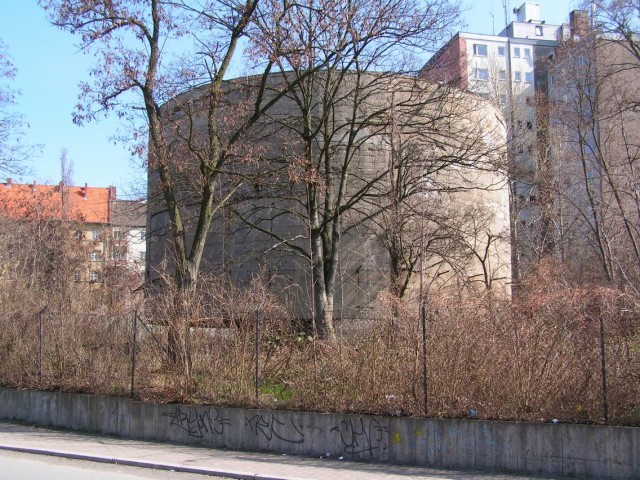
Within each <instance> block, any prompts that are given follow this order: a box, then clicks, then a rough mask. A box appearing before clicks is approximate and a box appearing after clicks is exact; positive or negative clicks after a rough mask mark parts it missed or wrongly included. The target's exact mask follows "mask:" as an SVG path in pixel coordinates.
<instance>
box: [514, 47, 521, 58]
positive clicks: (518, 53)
mask: <svg viewBox="0 0 640 480" xmlns="http://www.w3.org/2000/svg"><path fill="white" fill-rule="evenodd" d="M513 56H514V57H515V58H520V47H513Z"/></svg>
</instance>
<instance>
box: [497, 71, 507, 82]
mask: <svg viewBox="0 0 640 480" xmlns="http://www.w3.org/2000/svg"><path fill="white" fill-rule="evenodd" d="M506 79H507V71H506V70H499V71H498V80H506Z"/></svg>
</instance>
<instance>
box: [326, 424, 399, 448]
mask: <svg viewBox="0 0 640 480" xmlns="http://www.w3.org/2000/svg"><path fill="white" fill-rule="evenodd" d="M331 431H332V432H337V433H338V434H339V435H340V441H341V442H342V447H343V449H344V453H346V454H348V455H360V454H362V453H365V454H369V455H371V456H372V457H373V456H374V452H376V451H378V450H386V449H387V445H386V443H385V441H384V440H385V439H386V438H387V434H388V432H389V429H388V428H387V427H385V426H383V425H381V424H380V422H378V421H377V420H376V419H375V418H372V419H369V420H366V421H365V420H364V419H362V418H349V419H346V420H342V421H341V422H340V424H339V425H337V426H335V427H333V428H332V429H331Z"/></svg>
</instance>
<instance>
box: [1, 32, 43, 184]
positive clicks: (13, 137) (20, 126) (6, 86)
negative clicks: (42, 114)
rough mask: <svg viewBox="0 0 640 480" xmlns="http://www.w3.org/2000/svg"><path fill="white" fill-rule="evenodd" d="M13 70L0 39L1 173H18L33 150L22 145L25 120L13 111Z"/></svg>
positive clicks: (14, 95) (16, 92) (15, 95)
mask: <svg viewBox="0 0 640 480" xmlns="http://www.w3.org/2000/svg"><path fill="white" fill-rule="evenodd" d="M15 75H16V69H15V67H14V65H13V62H12V61H11V57H10V56H9V54H8V52H7V46H6V45H5V44H4V43H3V42H2V40H1V39H0V172H3V173H8V174H20V173H22V172H23V171H24V169H25V161H26V160H27V159H28V158H29V157H31V156H32V155H33V154H34V152H35V150H36V147H33V146H30V145H28V144H26V143H25V142H24V139H23V137H24V128H25V127H26V124H25V122H24V118H23V117H22V115H20V114H19V113H16V112H15V111H14V107H15V103H16V97H17V96H18V95H19V94H20V92H19V91H18V90H16V89H15V88H13V87H12V85H10V83H9V82H10V81H11V80H13V79H14V77H15Z"/></svg>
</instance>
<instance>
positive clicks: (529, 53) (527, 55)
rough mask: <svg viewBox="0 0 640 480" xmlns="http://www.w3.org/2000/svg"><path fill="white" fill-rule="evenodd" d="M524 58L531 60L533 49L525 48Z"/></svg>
mask: <svg viewBox="0 0 640 480" xmlns="http://www.w3.org/2000/svg"><path fill="white" fill-rule="evenodd" d="M524 58H531V49H530V48H525V49H524Z"/></svg>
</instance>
